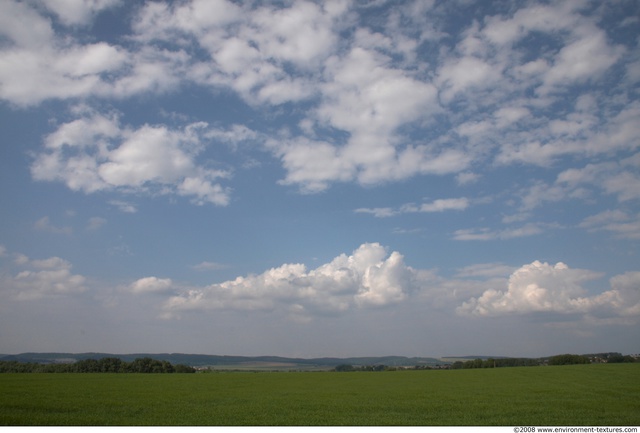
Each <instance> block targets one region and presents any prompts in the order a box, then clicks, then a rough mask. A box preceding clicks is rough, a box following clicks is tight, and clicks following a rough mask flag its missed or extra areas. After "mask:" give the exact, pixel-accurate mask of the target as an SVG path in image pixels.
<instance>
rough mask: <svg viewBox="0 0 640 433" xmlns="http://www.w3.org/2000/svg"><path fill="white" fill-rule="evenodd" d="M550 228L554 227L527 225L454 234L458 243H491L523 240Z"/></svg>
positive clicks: (464, 230)
mask: <svg viewBox="0 0 640 433" xmlns="http://www.w3.org/2000/svg"><path fill="white" fill-rule="evenodd" d="M548 227H553V225H549V224H539V223H527V224H525V225H523V226H520V227H509V228H505V229H502V230H491V229H489V228H478V229H460V230H456V231H455V232H454V233H453V239H454V240H457V241H489V240H495V239H514V238H522V237H527V236H534V235H537V234H540V233H542V232H543V231H544V229H545V228H548Z"/></svg>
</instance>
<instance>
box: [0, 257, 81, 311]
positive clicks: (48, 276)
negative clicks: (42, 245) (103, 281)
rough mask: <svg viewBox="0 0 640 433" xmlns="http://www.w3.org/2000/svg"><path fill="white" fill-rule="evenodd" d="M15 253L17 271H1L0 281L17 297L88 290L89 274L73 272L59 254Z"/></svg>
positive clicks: (35, 298) (45, 295) (27, 298)
mask: <svg viewBox="0 0 640 433" xmlns="http://www.w3.org/2000/svg"><path fill="white" fill-rule="evenodd" d="M5 251H6V250H5ZM14 256H15V260H14V265H15V266H16V267H17V268H18V271H17V273H15V274H14V275H11V274H6V275H5V274H2V275H0V285H1V286H2V290H3V291H5V293H6V294H8V295H9V296H10V297H12V298H14V299H16V300H19V301H31V300H37V299H43V298H50V297H58V296H71V295H78V294H81V293H83V292H85V291H86V290H87V287H86V278H85V277H84V276H82V275H78V274H73V273H71V267H72V266H71V263H69V262H68V261H66V260H64V259H62V258H60V257H50V258H48V259H40V260H34V259H30V258H29V257H27V256H25V255H24V254H14Z"/></svg>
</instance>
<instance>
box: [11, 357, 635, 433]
mask: <svg viewBox="0 0 640 433" xmlns="http://www.w3.org/2000/svg"><path fill="white" fill-rule="evenodd" d="M0 424H2V425H513V426H528V425H604V426H611V425H636V426H637V425H640V364H617V365H612V364H604V365H580V366H559V367H514V368H496V369H476V370H474V369H469V370H444V371H437V370H431V371H390V372H353V373H329V372H316V373H312V372H296V373H293V372H292V373H287V372H279V373H248V372H246V373H245V372H234V373H212V374H101V373H95V374H81V373H76V374H73V373H72V374H38V373H31V374H8V373H7V374H0Z"/></svg>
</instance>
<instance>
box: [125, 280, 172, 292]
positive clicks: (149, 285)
mask: <svg viewBox="0 0 640 433" xmlns="http://www.w3.org/2000/svg"><path fill="white" fill-rule="evenodd" d="M172 287H173V281H171V279H170V278H157V277H145V278H140V279H139V280H136V281H134V282H133V283H131V284H130V285H129V286H128V287H127V289H128V290H130V291H131V292H132V293H135V294H143V293H166V292H167V291H168V290H170V289H171V288H172Z"/></svg>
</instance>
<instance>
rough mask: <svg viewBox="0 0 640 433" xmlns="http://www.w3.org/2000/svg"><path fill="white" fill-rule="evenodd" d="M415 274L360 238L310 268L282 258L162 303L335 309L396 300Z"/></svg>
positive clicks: (412, 285)
mask: <svg viewBox="0 0 640 433" xmlns="http://www.w3.org/2000/svg"><path fill="white" fill-rule="evenodd" d="M418 275H419V274H418V273H417V272H416V271H415V270H413V269H412V268H410V267H408V266H407V265H405V264H404V261H403V257H402V256H401V255H400V254H399V253H397V252H393V253H391V254H390V255H389V256H387V253H386V251H385V249H384V248H383V247H382V246H380V245H379V244H376V243H373V244H363V245H361V246H360V247H359V248H358V249H357V250H355V251H354V252H353V253H352V254H351V255H350V256H347V255H346V254H342V255H340V256H338V257H336V258H335V259H333V260H332V261H331V262H329V263H327V264H324V265H322V266H320V267H318V268H316V269H312V270H308V269H307V268H306V266H305V265H302V264H285V265H282V266H280V267H277V268H273V269H270V270H268V271H266V272H264V273H262V274H260V275H249V276H247V277H238V278H236V279H235V280H232V281H226V282H223V283H219V284H212V285H210V286H206V287H201V288H193V289H191V290H188V291H186V292H184V293H181V294H179V295H177V296H174V297H171V298H170V299H169V300H167V302H166V303H165V305H164V309H165V311H166V312H167V313H169V315H175V314H179V313H180V312H185V311H190V310H203V311H207V310H217V309H228V308H230V309H240V310H275V309H278V308H284V309H285V310H287V311H288V309H289V308H290V307H292V306H293V307H295V308H294V310H295V312H296V316H298V317H299V316H309V315H314V314H337V313H341V312H344V311H346V310H349V309H352V308H366V307H381V306H385V305H390V304H394V303H398V302H401V301H403V300H405V299H407V297H408V296H409V295H410V293H411V292H413V291H415V290H417V289H418V278H419V276H418Z"/></svg>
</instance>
